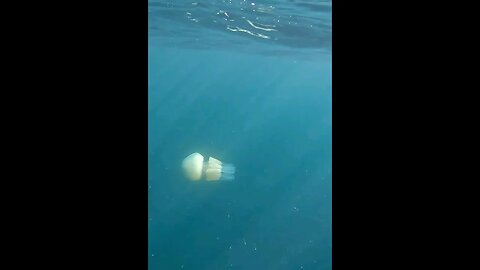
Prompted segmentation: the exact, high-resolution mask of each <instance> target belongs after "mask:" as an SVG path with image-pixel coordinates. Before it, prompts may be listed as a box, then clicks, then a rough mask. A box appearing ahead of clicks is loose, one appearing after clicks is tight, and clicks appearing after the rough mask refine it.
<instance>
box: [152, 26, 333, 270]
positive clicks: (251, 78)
mask: <svg viewBox="0 0 480 270" xmlns="http://www.w3.org/2000/svg"><path fill="white" fill-rule="evenodd" d="M230 34H234V35H236V34H240V33H238V32H232V33H230ZM179 35H181V33H180V34H179ZM234 38H238V36H237V35H236V36H235V37H234ZM164 40H165V39H164V38H163V39H162V36H161V35H160V36H159V35H153V34H151V35H150V40H149V90H148V91H149V110H148V113H149V131H148V136H149V138H148V141H149V146H148V149H149V150H148V159H149V176H148V177H149V220H148V224H149V255H148V256H149V269H152V270H153V269H195V270H202V269H209V270H215V269H279V270H281V269H331V256H332V254H331V240H332V239H331V223H332V222H331V218H332V215H331V212H332V211H331V207H332V205H331V194H332V192H331V180H332V174H331V167H332V163H331V160H332V149H331V147H332V114H331V111H332V108H331V104H332V100H331V99H332V98H331V54H330V53H324V52H323V53H317V54H311V56H310V57H307V58H305V57H304V56H305V52H307V54H308V53H309V52H308V49H305V48H294V49H293V50H292V47H291V46H290V47H289V51H290V53H288V54H287V53H282V54H265V53H264V54H262V53H258V51H255V50H254V49H252V48H254V47H255V46H256V45H257V44H258V46H259V48H260V47H262V48H263V49H262V50H265V48H268V46H274V45H269V44H268V43H257V42H256V41H254V40H251V41H247V42H248V43H249V49H248V50H236V49H228V48H225V47H222V48H221V49H218V50H217V49H215V48H208V49H206V48H201V49H200V48H189V47H188V46H172V45H171V44H169V45H166V44H164V42H163V41H164ZM247 40H248V39H247ZM182 42H187V40H184V41H182ZM275 45H278V44H275ZM280 45H282V44H280ZM295 50H296V51H298V52H299V53H298V55H302V57H296V54H295V53H294V52H295ZM292 52H293V53H292ZM193 152H200V153H202V154H203V155H204V156H207V157H208V156H213V157H216V158H218V159H220V160H221V161H223V162H227V163H233V164H234V165H235V166H236V169H237V172H236V179H235V181H234V182H219V183H215V182H213V183H212V182H189V181H187V180H186V179H185V178H184V177H183V176H182V174H181V170H180V164H181V161H182V159H183V158H184V157H186V156H187V155H189V154H191V153H193Z"/></svg>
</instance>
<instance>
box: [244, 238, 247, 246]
mask: <svg viewBox="0 0 480 270" xmlns="http://www.w3.org/2000/svg"><path fill="white" fill-rule="evenodd" d="M243 245H244V246H246V245H247V241H245V238H243Z"/></svg>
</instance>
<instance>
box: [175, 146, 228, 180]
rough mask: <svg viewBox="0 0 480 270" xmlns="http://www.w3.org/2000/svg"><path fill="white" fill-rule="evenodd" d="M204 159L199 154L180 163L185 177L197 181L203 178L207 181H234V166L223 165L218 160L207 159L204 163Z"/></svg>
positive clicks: (190, 156) (194, 154) (192, 155)
mask: <svg viewBox="0 0 480 270" xmlns="http://www.w3.org/2000/svg"><path fill="white" fill-rule="evenodd" d="M204 160H205V159H204V157H203V156H202V155H201V154H199V153H193V154H191V155H189V156H188V157H186V158H185V159H184V160H183V162H182V168H183V171H184V173H185V176H186V177H187V178H188V179H190V180H192V181H198V180H201V179H202V178H204V179H205V180H207V181H231V180H234V179H235V166H234V165H233V164H227V163H223V162H221V161H220V160H218V159H216V158H213V157H209V158H208V161H206V162H204Z"/></svg>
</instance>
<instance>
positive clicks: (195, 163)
mask: <svg viewBox="0 0 480 270" xmlns="http://www.w3.org/2000/svg"><path fill="white" fill-rule="evenodd" d="M182 168H183V172H184V173H185V176H186V177H187V178H188V179H190V180H192V181H198V180H200V179H201V178H202V171H203V156H202V155H201V154H199V153H193V154H191V155H189V156H188V157H186V158H185V159H183V161H182Z"/></svg>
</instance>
